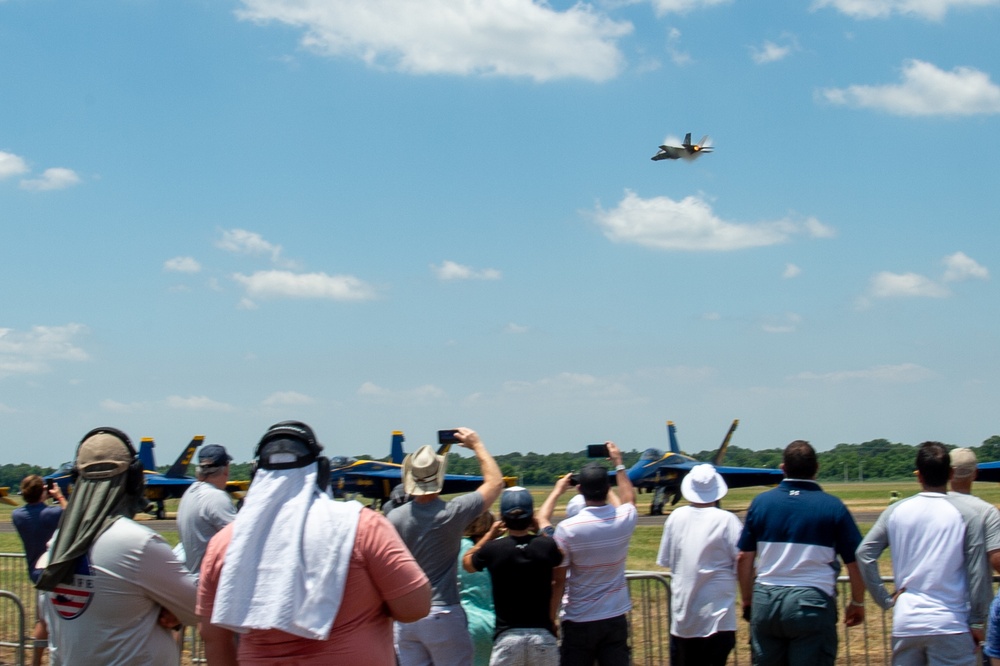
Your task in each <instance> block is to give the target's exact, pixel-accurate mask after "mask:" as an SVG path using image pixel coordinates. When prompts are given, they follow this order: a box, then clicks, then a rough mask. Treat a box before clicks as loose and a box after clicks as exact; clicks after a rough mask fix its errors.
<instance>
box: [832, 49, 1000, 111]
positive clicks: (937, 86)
mask: <svg viewBox="0 0 1000 666" xmlns="http://www.w3.org/2000/svg"><path fill="white" fill-rule="evenodd" d="M818 94H819V96H820V97H822V98H823V99H826V101H828V102H830V103H831V104H840V105H844V106H851V107H855V108H863V109H877V110H880V111H885V112H886V113H891V114H893V115H898V116H971V115H976V114H993V113H1000V86H997V85H996V84H995V83H993V82H992V81H990V77H989V75H988V74H986V73H984V72H981V71H979V70H977V69H973V68H971V67H956V68H954V69H953V70H951V71H950V72H946V71H943V70H941V69H938V68H937V67H935V66H934V65H933V64H931V63H929V62H923V61H921V60H907V61H906V62H904V63H903V74H902V82H901V83H899V84H886V85H882V86H863V85H853V86H848V87H847V88H826V89H824V90H820V91H819V93H818Z"/></svg>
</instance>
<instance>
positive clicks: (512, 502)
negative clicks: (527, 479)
mask: <svg viewBox="0 0 1000 666" xmlns="http://www.w3.org/2000/svg"><path fill="white" fill-rule="evenodd" d="M534 514H535V506H534V501H533V500H532V499H531V493H530V492H528V489H527V488H523V487H521V486H514V487H513V488H507V489H506V490H504V491H503V494H502V495H500V516H501V517H502V518H503V519H504V521H507V520H518V519H521V520H527V521H530V520H531V517H532V516H533V515H534Z"/></svg>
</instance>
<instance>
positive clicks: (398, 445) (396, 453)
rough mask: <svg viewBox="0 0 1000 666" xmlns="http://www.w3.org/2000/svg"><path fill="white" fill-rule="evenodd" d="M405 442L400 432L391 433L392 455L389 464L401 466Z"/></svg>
mask: <svg viewBox="0 0 1000 666" xmlns="http://www.w3.org/2000/svg"><path fill="white" fill-rule="evenodd" d="M405 441H406V437H404V436H403V431H402V430H393V431H392V449H391V451H392V453H391V462H393V463H395V464H397V465H402V464H403V458H404V455H403V442H405Z"/></svg>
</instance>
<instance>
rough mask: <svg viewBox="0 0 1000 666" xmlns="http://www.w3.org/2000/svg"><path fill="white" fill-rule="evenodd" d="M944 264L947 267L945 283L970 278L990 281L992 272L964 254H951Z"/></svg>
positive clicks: (944, 260)
mask: <svg viewBox="0 0 1000 666" xmlns="http://www.w3.org/2000/svg"><path fill="white" fill-rule="evenodd" d="M942 262H943V263H944V265H945V272H944V278H943V279H944V281H945V282H960V281H962V280H967V279H969V278H977V279H979V280H988V279H989V277H990V272H989V271H988V270H987V269H986V267H985V266H982V265H980V264H979V263H978V262H976V260H975V259H972V258H971V257H969V256H968V255H966V254H965V253H964V252H956V253H955V254H949V255H948V256H947V257H945V258H944V259H943V260H942Z"/></svg>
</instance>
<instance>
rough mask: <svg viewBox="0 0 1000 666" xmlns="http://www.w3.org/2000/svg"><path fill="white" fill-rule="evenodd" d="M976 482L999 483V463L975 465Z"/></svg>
mask: <svg viewBox="0 0 1000 666" xmlns="http://www.w3.org/2000/svg"><path fill="white" fill-rule="evenodd" d="M976 481H987V482H998V483H1000V461H998V462H988V463H979V464H978V465H976Z"/></svg>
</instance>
